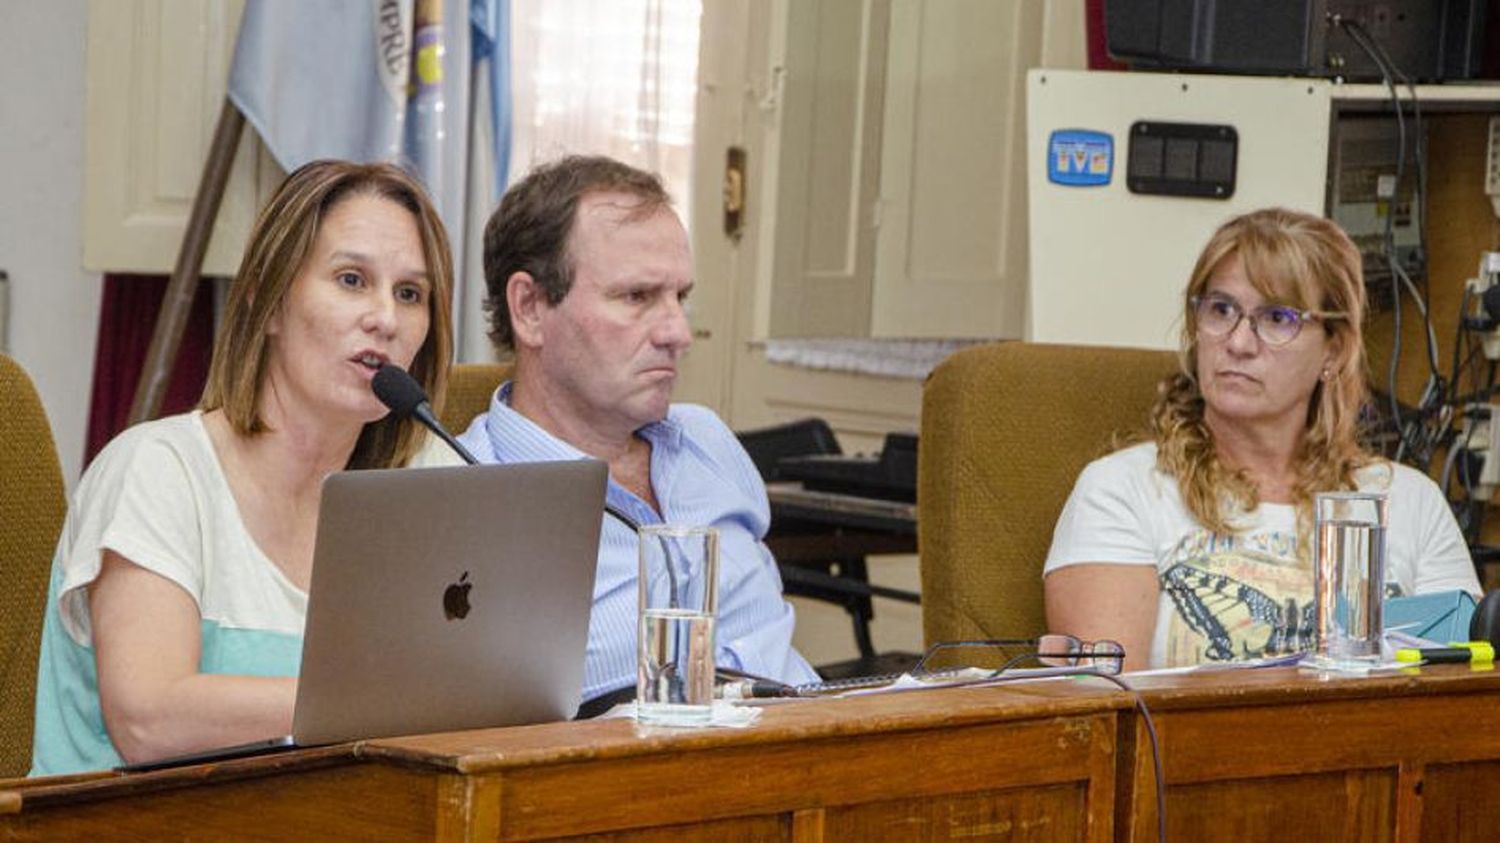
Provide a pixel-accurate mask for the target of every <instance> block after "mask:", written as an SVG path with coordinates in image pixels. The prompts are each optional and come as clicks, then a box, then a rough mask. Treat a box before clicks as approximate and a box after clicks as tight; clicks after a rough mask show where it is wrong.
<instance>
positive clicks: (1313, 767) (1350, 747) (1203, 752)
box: [1119, 665, 1500, 841]
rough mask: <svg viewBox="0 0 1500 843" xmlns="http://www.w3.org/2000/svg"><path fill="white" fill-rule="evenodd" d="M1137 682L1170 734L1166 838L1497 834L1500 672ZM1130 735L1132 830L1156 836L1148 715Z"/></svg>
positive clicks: (1276, 673)
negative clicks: (1497, 726)
mask: <svg viewBox="0 0 1500 843" xmlns="http://www.w3.org/2000/svg"><path fill="white" fill-rule="evenodd" d="M1134 684H1135V686H1136V687H1137V688H1140V689H1142V692H1143V694H1144V696H1145V699H1146V701H1147V703H1148V705H1149V706H1150V708H1151V711H1152V713H1153V715H1154V717H1155V720H1156V726H1157V730H1158V733H1159V736H1160V739H1161V747H1162V762H1163V767H1164V770H1163V773H1164V775H1165V777H1166V782H1167V827H1168V839H1169V840H1182V841H1212V840H1225V841H1231V840H1233V841H1241V840H1293V841H1303V840H1305V841H1315V840H1316V841H1321V840H1359V841H1365V840H1369V841H1380V840H1396V841H1418V840H1434V841H1436V840H1442V841H1462V840H1474V841H1481V840H1482V841H1490V840H1496V839H1500V800H1497V799H1496V798H1495V794H1496V793H1497V792H1500V729H1496V728H1495V726H1494V721H1493V719H1492V718H1493V717H1494V716H1495V715H1496V714H1500V674H1497V673H1496V672H1494V671H1487V672H1482V673H1475V672H1471V671H1470V670H1469V668H1468V666H1467V665H1443V666H1438V667H1426V668H1422V669H1421V675H1419V676H1411V675H1386V676H1382V677H1378V678H1367V679H1352V678H1348V677H1342V678H1326V679H1325V678H1320V677H1319V676H1318V675H1317V674H1311V673H1299V672H1298V671H1297V670H1295V669H1292V668H1281V669H1275V670H1255V671H1234V672H1218V673H1208V674H1196V675H1193V676H1181V677H1158V678H1139V679H1137V680H1136V681H1135V682H1134ZM1127 720H1128V721H1129V722H1125V721H1127ZM1121 735H1122V739H1121V746H1122V754H1121V761H1122V766H1121V768H1120V770H1121V781H1120V786H1121V787H1120V805H1121V810H1122V812H1123V813H1124V814H1125V815H1126V818H1125V819H1123V820H1122V821H1121V822H1120V823H1119V827H1120V828H1121V830H1122V832H1127V833H1125V834H1123V835H1122V837H1123V838H1124V839H1128V840H1136V841H1144V840H1154V839H1156V828H1155V822H1156V805H1155V789H1154V785H1153V782H1152V774H1151V766H1150V762H1151V759H1150V755H1149V754H1147V752H1145V751H1143V750H1144V749H1145V747H1146V746H1147V744H1146V734H1145V730H1144V725H1143V724H1142V723H1140V722H1139V720H1138V718H1136V717H1135V716H1134V715H1125V716H1124V717H1122V724H1121Z"/></svg>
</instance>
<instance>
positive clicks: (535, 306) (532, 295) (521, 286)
mask: <svg viewBox="0 0 1500 843" xmlns="http://www.w3.org/2000/svg"><path fill="white" fill-rule="evenodd" d="M505 303H506V305H507V306H508V307H509V308H510V327H511V331H513V332H514V333H515V335H516V345H517V346H518V347H519V346H523V345H526V346H539V345H541V344H542V315H543V313H544V311H546V309H547V308H549V307H551V305H549V304H547V294H546V292H545V291H543V290H542V285H541V284H538V283H537V281H536V279H535V278H532V277H531V273H529V272H514V273H511V276H510V278H509V279H508V280H507V281H506V282H505Z"/></svg>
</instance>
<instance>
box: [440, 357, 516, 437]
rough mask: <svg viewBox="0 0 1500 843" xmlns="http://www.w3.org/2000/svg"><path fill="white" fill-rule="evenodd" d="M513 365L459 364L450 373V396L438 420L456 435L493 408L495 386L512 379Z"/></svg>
mask: <svg viewBox="0 0 1500 843" xmlns="http://www.w3.org/2000/svg"><path fill="white" fill-rule="evenodd" d="M514 369H515V366H514V365H513V364H511V363H455V364H454V365H453V368H452V369H449V370H448V396H447V398H445V399H444V401H443V410H442V412H441V413H439V414H438V418H439V420H440V421H442V423H443V427H446V428H448V430H450V431H452V432H453V434H454V435H455V436H456V435H458V434H460V433H463V432H464V431H465V430H467V429H468V427H469V423H470V422H472V421H474V417H475V416H477V415H479V414H480V413H483V412H484V411H486V410H488V409H489V408H490V397H491V396H493V395H494V394H495V387H497V386H499V385H500V384H501V383H502V382H503V381H505V379H506V378H509V377H510V374H511V372H512V371H513V370H514Z"/></svg>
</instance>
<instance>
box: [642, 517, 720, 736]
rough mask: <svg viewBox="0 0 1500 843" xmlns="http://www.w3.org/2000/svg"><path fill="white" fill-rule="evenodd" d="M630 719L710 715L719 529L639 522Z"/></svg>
mask: <svg viewBox="0 0 1500 843" xmlns="http://www.w3.org/2000/svg"><path fill="white" fill-rule="evenodd" d="M640 561H641V570H640V578H639V580H638V582H639V591H640V598H641V599H640V607H641V609H640V631H639V634H640V639H639V648H640V649H639V654H640V658H639V665H638V672H637V678H636V719H637V720H639V721H641V722H643V723H655V724H661V725H695V724H702V723H706V722H708V721H709V720H710V719H711V718H712V716H713V699H714V615H715V613H716V612H717V611H718V606H719V531H718V530H716V529H714V528H713V527H687V526H679V525H673V524H653V525H647V526H644V527H641V531H640Z"/></svg>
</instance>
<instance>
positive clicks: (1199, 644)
mask: <svg viewBox="0 0 1500 843" xmlns="http://www.w3.org/2000/svg"><path fill="white" fill-rule="evenodd" d="M1364 316H1365V289H1364V279H1363V273H1362V268H1361V261H1360V255H1359V250H1358V249H1357V248H1356V247H1355V246H1354V244H1353V243H1352V242H1350V240H1349V238H1348V236H1347V235H1345V234H1344V232H1343V231H1342V230H1340V229H1339V227H1338V226H1337V225H1335V224H1334V223H1332V222H1330V221H1328V220H1325V219H1322V218H1319V217H1314V216H1310V215H1308V214H1303V213H1299V212H1296V211H1289V210H1285V209H1280V208H1272V209H1266V210H1260V211H1255V212H1252V213H1249V214H1245V215H1243V216H1240V217H1236V218H1234V219H1232V220H1230V221H1229V222H1227V223H1225V224H1224V225H1223V226H1222V227H1220V228H1219V230H1218V231H1216V232H1215V233H1214V235H1213V237H1212V238H1210V240H1209V242H1208V245H1207V246H1205V247H1204V249H1203V252H1202V254H1201V255H1200V256H1199V258H1198V262H1197V264H1196V266H1195V267H1194V268H1193V273H1192V276H1191V279H1190V281H1189V283H1188V287H1187V290H1186V293H1185V295H1184V297H1183V330H1182V346H1181V348H1182V353H1181V359H1182V369H1181V371H1180V372H1178V373H1176V374H1173V375H1171V376H1169V377H1168V378H1167V379H1166V380H1165V381H1163V383H1162V384H1161V387H1160V389H1159V397H1158V399H1157V402H1156V406H1155V407H1154V409H1153V411H1152V417H1151V420H1150V434H1151V441H1148V442H1143V443H1141V444H1137V445H1134V446H1132V447H1128V448H1125V449H1124V450H1121V451H1117V452H1115V453H1114V454H1111V455H1109V456H1107V457H1104V458H1103V459H1100V460H1097V461H1096V462H1094V463H1092V464H1091V465H1089V466H1088V467H1087V468H1085V469H1084V471H1083V473H1082V474H1081V475H1080V476H1079V479H1078V482H1077V485H1076V486H1075V487H1074V489H1073V493H1072V495H1071V496H1070V498H1069V499H1068V502H1067V505H1066V506H1065V507H1064V509H1063V513H1062V516H1061V517H1060V518H1059V520H1058V523H1057V528H1056V532H1055V534H1054V536H1053V540H1052V548H1051V551H1050V552H1049V553H1048V556H1047V564H1046V603H1047V619H1048V625H1049V627H1050V628H1051V629H1052V630H1053V631H1054V632H1058V633H1069V634H1072V635H1076V636H1079V637H1080V638H1085V639H1095V638H1107V639H1113V640H1116V641H1119V642H1120V643H1121V644H1123V645H1124V647H1125V651H1126V662H1125V668H1126V669H1127V670H1131V669H1139V668H1144V667H1147V666H1151V667H1165V666H1176V665H1186V664H1196V663H1199V662H1205V661H1229V660H1239V659H1248V658H1257V657H1262V656H1268V655H1275V654H1280V653H1287V652H1296V651H1299V650H1306V649H1310V648H1311V647H1312V644H1313V641H1312V636H1313V630H1314V618H1313V612H1314V609H1313V570H1312V561H1311V559H1312V551H1311V543H1310V541H1309V537H1310V536H1311V533H1312V513H1311V502H1312V496H1313V494H1314V493H1316V492H1320V491H1327V490H1338V489H1364V490H1387V491H1388V492H1389V494H1390V498H1391V505H1390V519H1391V521H1390V526H1389V530H1388V534H1387V535H1388V539H1387V573H1386V576H1387V579H1388V589H1392V588H1394V589H1397V590H1398V591H1399V593H1403V594H1416V593H1422V592H1429V591H1440V590H1445V589H1455V588H1460V589H1465V590H1467V591H1470V592H1472V593H1474V594H1478V593H1479V583H1478V580H1477V578H1476V577H1475V574H1474V566H1473V563H1472V562H1471V561H1470V558H1469V553H1468V549H1467V547H1466V546H1465V544H1464V541H1463V537H1462V535H1461V534H1460V532H1459V529H1458V526H1457V524H1456V523H1455V522H1454V520H1453V515H1452V513H1451V512H1450V511H1449V509H1448V506H1447V501H1446V500H1445V499H1444V497H1443V495H1442V493H1441V492H1440V491H1439V489H1438V488H1437V486H1436V484H1434V483H1433V482H1432V481H1431V480H1430V479H1429V478H1428V477H1427V476H1425V475H1423V474H1422V473H1420V472H1418V471H1416V470H1414V469H1411V468H1407V467H1406V466H1401V465H1396V464H1393V463H1390V462H1388V461H1386V460H1383V459H1381V458H1379V457H1378V456H1376V455H1374V454H1372V453H1370V452H1369V451H1367V450H1365V449H1364V448H1363V447H1362V446H1361V444H1360V442H1359V441H1358V438H1357V428H1358V424H1359V412H1360V408H1361V407H1362V406H1363V405H1364V404H1365V402H1366V401H1367V399H1368V396H1367V393H1366V387H1365V372H1366V367H1365V355H1364V339H1363V337H1362V335H1361V324H1362V322H1363V320H1364Z"/></svg>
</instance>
